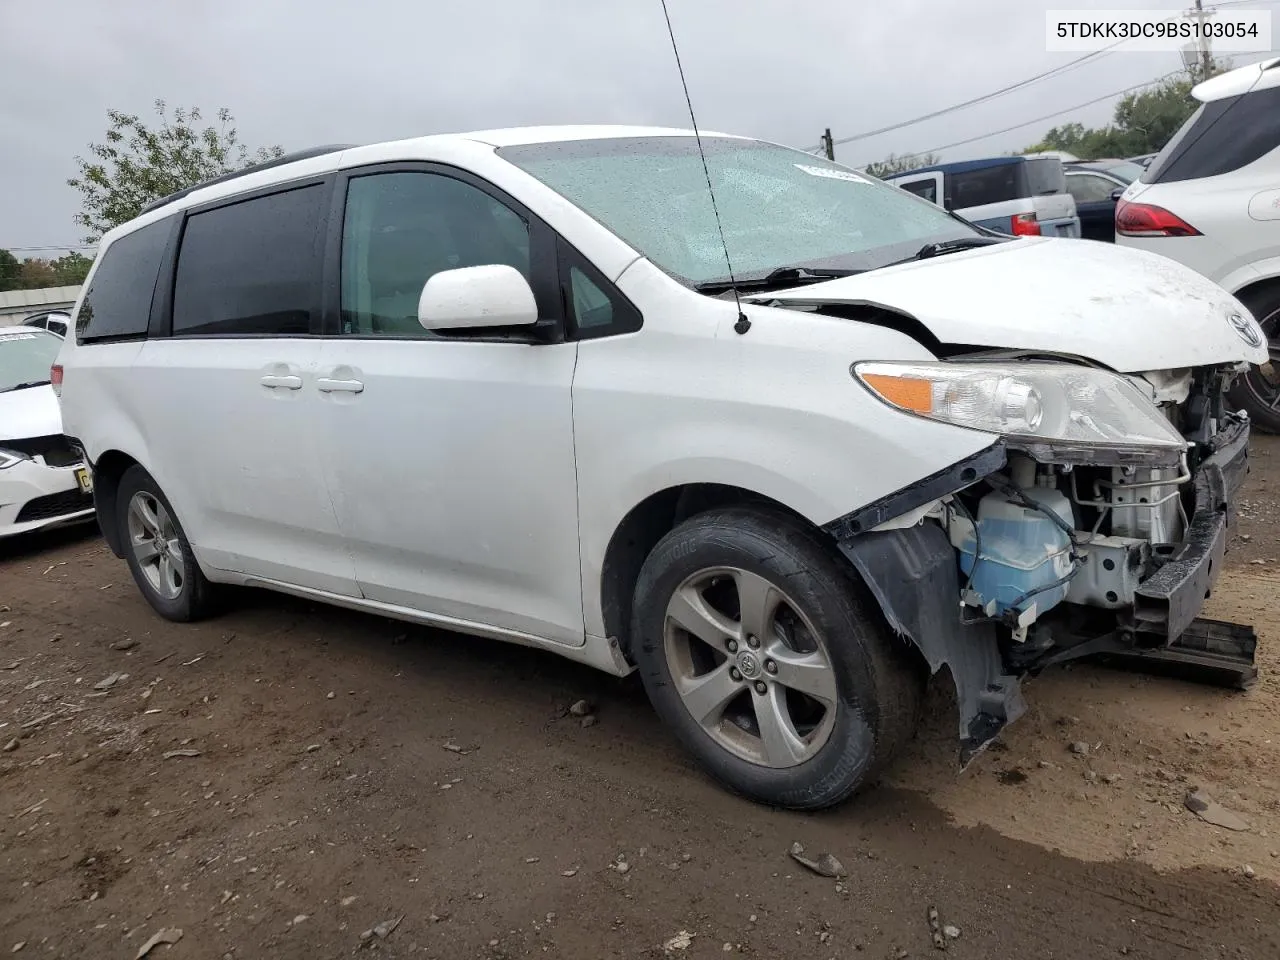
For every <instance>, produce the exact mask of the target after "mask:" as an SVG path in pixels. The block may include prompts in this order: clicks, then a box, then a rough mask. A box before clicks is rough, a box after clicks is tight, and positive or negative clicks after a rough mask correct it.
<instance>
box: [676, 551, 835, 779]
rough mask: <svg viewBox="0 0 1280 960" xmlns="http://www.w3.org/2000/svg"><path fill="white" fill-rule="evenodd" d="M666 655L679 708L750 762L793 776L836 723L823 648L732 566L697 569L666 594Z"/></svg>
mask: <svg viewBox="0 0 1280 960" xmlns="http://www.w3.org/2000/svg"><path fill="white" fill-rule="evenodd" d="M663 652H664V655H665V657H666V661H667V666H668V668H669V671H670V674H671V679H672V682H673V685H674V687H675V690H676V692H677V693H678V694H679V696H680V699H681V702H682V703H683V704H684V707H685V709H687V710H688V711H689V714H690V716H692V717H693V719H694V720H695V721H696V722H697V723H698V724H699V726H701V727H702V729H703V730H704V731H705V732H706V734H707V735H708V736H710V737H711V738H712V739H713V740H714V741H715V742H716V743H717V744H718V745H720V746H721V747H723V748H724V749H726V750H728V751H729V752H730V753H733V754H734V755H736V756H738V757H741V758H742V759H744V760H747V761H749V762H751V763H755V764H759V765H761V766H766V767H774V768H784V767H794V766H796V765H798V764H801V763H804V762H805V761H806V760H808V759H810V758H811V757H813V756H814V754H816V753H817V752H818V751H819V750H820V749H822V746H823V745H824V744H825V743H826V742H827V739H828V737H830V735H831V730H832V727H833V726H834V724H835V716H836V702H837V697H838V693H837V686H836V675H835V671H834V670H833V668H832V663H831V658H830V655H829V653H828V651H827V648H826V644H825V641H824V640H823V638H822V636H821V635H820V634H819V632H818V631H817V630H816V629H815V628H814V627H813V624H812V623H811V622H810V620H809V619H808V618H807V617H806V616H805V615H804V613H803V612H802V611H801V609H800V607H799V605H798V604H797V603H796V602H795V601H794V600H793V599H792V598H791V597H790V596H789V595H788V594H787V593H786V592H785V591H784V590H782V589H781V588H779V587H778V586H776V585H775V584H773V583H772V582H770V581H769V580H767V579H766V578H764V577H762V576H759V575H758V574H754V573H751V572H750V571H747V570H743V569H741V568H739V567H718V568H714V569H706V570H701V571H699V572H698V573H696V574H694V575H693V576H691V577H689V578H687V579H686V580H685V581H684V582H683V583H682V584H681V585H680V586H679V587H678V588H677V589H676V590H675V592H674V593H673V594H672V595H671V599H670V601H669V602H668V604H667V611H666V618H665V623H664V629H663Z"/></svg>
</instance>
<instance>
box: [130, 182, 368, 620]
mask: <svg viewBox="0 0 1280 960" xmlns="http://www.w3.org/2000/svg"><path fill="white" fill-rule="evenodd" d="M331 190H332V178H329V179H327V180H326V179H313V180H310V181H303V182H300V183H294V184H290V185H288V186H287V187H280V186H277V187H275V188H273V190H272V191H271V192H263V193H258V194H252V195H248V196H239V197H236V198H234V199H232V200H223V201H219V202H217V203H215V204H210V205H205V206H202V207H198V208H193V209H191V210H189V211H187V216H186V217H185V221H184V223H183V225H182V227H181V240H180V243H179V244H178V245H177V249H176V253H171V254H170V258H171V262H170V264H169V266H168V267H166V268H165V269H164V270H162V273H161V276H162V277H172V283H171V285H169V284H164V281H162V284H164V285H163V286H162V291H163V292H162V300H163V304H162V306H161V308H160V310H159V314H160V316H161V318H162V319H161V320H160V326H161V327H162V329H160V330H153V331H152V335H151V337H150V338H149V339H148V340H147V341H146V343H145V344H144V345H143V347H142V349H141V351H140V353H139V354H138V357H137V359H136V360H135V361H134V362H133V365H132V369H131V371H130V375H131V377H132V378H133V381H134V382H133V384H132V386H131V396H130V398H129V399H130V401H131V403H133V402H136V403H137V405H138V411H139V412H138V413H137V414H136V419H137V421H138V422H139V424H140V425H141V430H142V434H143V441H144V443H145V447H146V452H145V456H146V458H147V459H146V462H145V463H144V466H146V467H147V469H148V470H150V471H151V472H152V473H153V475H154V476H155V478H156V481H157V482H158V483H159V484H160V487H161V489H163V490H164V491H165V493H166V495H167V496H168V497H169V499H170V501H171V502H172V503H173V505H174V508H175V509H176V510H177V512H178V514H179V517H180V519H181V521H182V524H183V526H184V528H185V530H186V532H187V535H188V537H190V539H191V542H192V544H193V546H194V547H195V549H196V551H197V552H198V554H199V555H200V558H201V560H202V561H203V562H204V563H206V564H208V565H211V566H213V567H216V568H218V569H221V570H227V571H232V572H234V573H237V574H242V575H244V576H246V577H247V578H250V579H252V580H266V581H271V582H273V583H277V584H287V585H291V586H294V587H303V588H307V589H310V590H320V591H325V592H329V593H336V594H341V595H346V596H358V595H359V591H358V589H357V588H356V585H355V571H354V567H353V566H352V563H351V559H350V557H349V556H348V555H347V553H346V547H345V542H344V541H343V539H342V537H341V535H340V534H339V532H338V524H337V518H336V516H335V514H334V510H333V503H332V500H331V498H330V493H329V489H328V487H327V485H326V481H325V475H324V472H323V470H322V469H321V463H320V449H319V446H318V443H317V437H318V433H317V426H318V424H317V419H318V418H319V416H320V415H321V414H322V413H323V410H322V407H321V404H322V397H321V394H320V393H319V391H318V390H317V389H316V375H317V371H318V367H319V362H320V350H321V346H322V341H321V339H320V338H319V337H318V336H315V335H314V334H315V333H318V330H319V320H320V305H321V280H322V277H323V252H324V247H325V227H326V223H327V217H328V208H329V198H330V193H331Z"/></svg>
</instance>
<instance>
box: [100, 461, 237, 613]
mask: <svg viewBox="0 0 1280 960" xmlns="http://www.w3.org/2000/svg"><path fill="white" fill-rule="evenodd" d="M116 522H117V523H118V530H119V536H120V544H121V546H122V547H123V549H124V555H125V560H126V562H128V564H129V570H130V572H132V574H133V579H134V582H135V583H137V585H138V589H139V590H141V591H142V595H143V596H144V597H146V598H147V602H148V603H150V604H151V606H152V608H153V609H154V610H155V611H156V613H158V614H160V616H162V617H164V618H165V619H166V620H174V621H176V622H179V623H189V622H191V621H193V620H201V619H203V618H205V617H207V616H210V615H211V614H213V613H214V612H216V608H217V590H216V588H215V586H214V584H212V583H210V582H209V580H208V579H207V578H206V577H205V575H204V574H203V573H201V572H200V566H199V564H197V563H196V559H195V554H194V553H192V550H191V543H190V541H189V540H187V535H186V534H185V533H184V532H183V530H182V525H181V524H180V523H179V522H178V516H177V514H176V513H174V510H173V507H172V506H171V505H170V503H169V501H168V499H167V498H166V497H165V495H164V493H163V492H162V491H161V490H160V487H159V485H158V484H157V483H156V482H155V480H154V479H152V477H151V474H149V473H147V471H146V470H144V469H142V467H140V466H137V465H134V466H132V467H130V468H129V469H128V470H126V471H125V472H124V475H123V476H122V477H121V478H120V485H119V487H118V488H117V491H116ZM157 530H159V531H162V533H163V534H164V535H163V537H161V538H157V537H156V535H155V534H156V531H157ZM161 540H162V541H163V545H162V546H160V547H159V549H158V552H156V553H155V554H154V556H155V560H154V565H153V563H152V561H151V560H150V559H149V558H148V554H150V553H152V551H155V550H156V547H155V545H156V544H158V543H160V542H161Z"/></svg>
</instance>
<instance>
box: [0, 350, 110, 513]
mask: <svg viewBox="0 0 1280 960" xmlns="http://www.w3.org/2000/svg"><path fill="white" fill-rule="evenodd" d="M61 346H62V338H61V337H59V336H57V335H55V334H52V333H49V332H48V331H47V330H38V329H35V328H32V327H13V328H9V329H3V330H0V537H5V536H10V535H12V534H15V533H25V532H27V531H29V530H38V529H40V528H42V527H52V526H57V525H60V524H65V523H75V522H79V521H84V520H91V519H93V517H94V511H93V481H92V478H91V475H90V474H89V472H88V471H87V470H86V469H85V466H84V463H83V460H82V458H81V456H80V454H79V453H77V452H76V451H75V450H74V449H73V448H72V447H71V444H70V442H69V441H68V440H67V438H66V437H64V436H63V435H62V414H61V411H60V410H59V409H58V398H57V397H56V396H55V395H54V392H53V387H52V386H51V385H50V382H49V378H50V368H51V367H52V365H53V361H54V359H55V358H56V357H57V355H58V348H59V347H61Z"/></svg>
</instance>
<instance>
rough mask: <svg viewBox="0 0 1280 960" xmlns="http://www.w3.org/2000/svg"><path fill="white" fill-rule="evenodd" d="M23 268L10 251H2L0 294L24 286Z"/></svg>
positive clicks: (0, 259)
mask: <svg viewBox="0 0 1280 960" xmlns="http://www.w3.org/2000/svg"><path fill="white" fill-rule="evenodd" d="M21 280H22V266H21V265H20V264H19V263H18V258H17V257H15V256H14V255H13V254H12V253H10V252H9V251H8V250H0V292H3V291H5V290H17V289H19V288H20V287H21V286H22V282H21Z"/></svg>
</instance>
